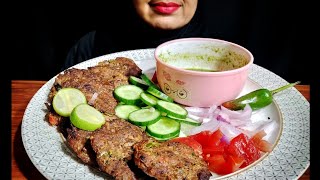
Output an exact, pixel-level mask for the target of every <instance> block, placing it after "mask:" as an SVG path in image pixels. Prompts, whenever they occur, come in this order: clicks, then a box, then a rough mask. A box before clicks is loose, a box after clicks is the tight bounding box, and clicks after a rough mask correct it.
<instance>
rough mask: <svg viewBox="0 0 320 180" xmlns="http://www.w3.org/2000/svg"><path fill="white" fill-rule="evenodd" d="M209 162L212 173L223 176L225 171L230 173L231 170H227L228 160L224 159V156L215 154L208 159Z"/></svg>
mask: <svg viewBox="0 0 320 180" xmlns="http://www.w3.org/2000/svg"><path fill="white" fill-rule="evenodd" d="M206 161H207V162H208V168H209V170H210V171H212V172H215V173H217V174H223V173H224V172H223V169H225V170H224V171H230V170H231V169H228V170H227V168H228V167H227V166H226V160H225V159H224V157H223V155H222V154H214V155H212V156H210V157H208V158H207V159H206Z"/></svg>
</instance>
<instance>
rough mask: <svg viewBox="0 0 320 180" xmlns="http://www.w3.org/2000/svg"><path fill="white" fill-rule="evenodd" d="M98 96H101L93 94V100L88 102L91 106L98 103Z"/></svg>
mask: <svg viewBox="0 0 320 180" xmlns="http://www.w3.org/2000/svg"><path fill="white" fill-rule="evenodd" d="M98 95H99V94H98V93H97V92H95V93H93V95H92V97H91V99H90V100H89V101H88V104H89V105H93V104H94V102H95V101H96V99H97V97H98Z"/></svg>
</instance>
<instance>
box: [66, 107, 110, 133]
mask: <svg viewBox="0 0 320 180" xmlns="http://www.w3.org/2000/svg"><path fill="white" fill-rule="evenodd" d="M70 121H71V123H72V124H73V125H74V126H75V127H77V128H79V129H82V130H86V131H94V130H96V129H98V128H100V127H101V126H102V125H103V124H104V123H105V122H106V119H105V117H104V116H103V114H102V113H101V112H100V111H98V110H97V109H95V108H94V107H92V106H90V105H88V104H79V105H78V106H76V107H75V108H74V109H73V110H72V112H71V115H70Z"/></svg>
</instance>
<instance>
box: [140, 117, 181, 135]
mask: <svg viewBox="0 0 320 180" xmlns="http://www.w3.org/2000/svg"><path fill="white" fill-rule="evenodd" d="M146 132H148V133H149V134H150V135H151V136H153V137H157V138H172V137H174V136H176V135H177V134H179V133H180V123H179V122H177V121H175V120H173V119H170V118H167V117H161V118H160V120H159V121H157V122H156V123H154V124H151V125H148V126H147V128H146Z"/></svg>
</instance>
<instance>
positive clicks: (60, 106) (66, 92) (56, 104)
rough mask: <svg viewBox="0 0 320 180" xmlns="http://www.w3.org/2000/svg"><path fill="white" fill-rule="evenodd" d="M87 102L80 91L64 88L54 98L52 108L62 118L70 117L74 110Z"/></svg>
mask: <svg viewBox="0 0 320 180" xmlns="http://www.w3.org/2000/svg"><path fill="white" fill-rule="evenodd" d="M86 102H87V100H86V97H85V95H84V94H83V93H82V92H81V91H80V90H78V89H75V88H62V89H60V90H59V91H58V92H57V93H56V95H55V96H54V97H53V101H52V106H53V109H54V110H55V111H56V113H58V114H59V115H60V116H64V117H69V116H70V114H71V111H72V110H73V108H75V107H76V106H77V105H79V104H82V103H86Z"/></svg>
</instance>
